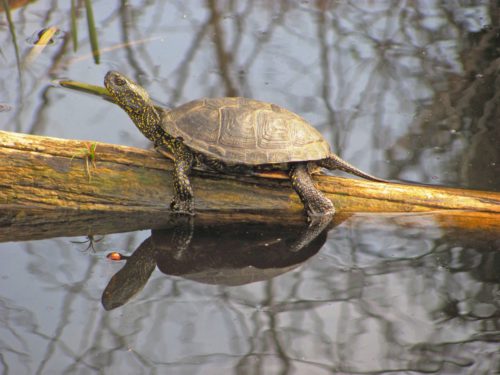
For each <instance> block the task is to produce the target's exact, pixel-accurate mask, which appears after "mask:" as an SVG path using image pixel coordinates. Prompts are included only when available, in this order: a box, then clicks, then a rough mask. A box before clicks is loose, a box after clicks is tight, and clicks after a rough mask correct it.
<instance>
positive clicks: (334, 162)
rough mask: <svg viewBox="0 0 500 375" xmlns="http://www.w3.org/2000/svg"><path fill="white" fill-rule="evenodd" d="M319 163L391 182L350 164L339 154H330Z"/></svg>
mask: <svg viewBox="0 0 500 375" xmlns="http://www.w3.org/2000/svg"><path fill="white" fill-rule="evenodd" d="M318 165H319V166H320V167H323V168H326V169H330V170H335V169H340V170H341V171H344V172H347V173H350V174H353V175H355V176H359V177H362V178H364V179H367V180H370V181H376V182H389V181H388V180H384V179H382V178H378V177H375V176H372V175H370V174H368V173H365V172H363V171H361V170H359V169H358V168H356V167H354V166H353V165H351V164H349V163H348V162H346V161H345V160H343V159H341V158H340V157H339V156H337V155H335V154H330V155H329V156H328V157H327V158H326V159H321V160H318Z"/></svg>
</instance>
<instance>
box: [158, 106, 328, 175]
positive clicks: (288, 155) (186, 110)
mask: <svg viewBox="0 0 500 375" xmlns="http://www.w3.org/2000/svg"><path fill="white" fill-rule="evenodd" d="M161 126H162V128H163V129H164V130H165V131H166V132H167V133H168V134H170V135H172V136H174V137H176V138H180V139H182V140H183V143H184V144H185V145H186V146H188V147H189V148H191V149H192V150H194V151H196V152H199V153H202V154H204V155H207V156H210V157H213V158H216V159H219V160H222V161H224V162H226V163H232V164H246V165H260V164H274V163H288V162H299V161H308V160H320V159H324V158H326V157H328V155H329V154H330V146H329V145H328V143H327V142H326V141H325V139H324V138H323V136H322V135H321V133H319V132H318V131H317V130H316V129H315V128H313V127H312V126H311V125H310V124H309V123H307V122H306V121H305V120H304V119H303V118H302V117H300V116H298V115H296V114H295V113H292V112H290V111H288V110H286V109H284V108H281V107H279V106H277V105H274V104H270V103H265V102H260V101H257V100H252V99H246V98H212V99H209V98H204V99H198V100H195V101H192V102H189V103H186V104H184V105H182V106H180V107H177V108H175V109H173V110H171V111H165V112H164V113H163V118H162V122H161Z"/></svg>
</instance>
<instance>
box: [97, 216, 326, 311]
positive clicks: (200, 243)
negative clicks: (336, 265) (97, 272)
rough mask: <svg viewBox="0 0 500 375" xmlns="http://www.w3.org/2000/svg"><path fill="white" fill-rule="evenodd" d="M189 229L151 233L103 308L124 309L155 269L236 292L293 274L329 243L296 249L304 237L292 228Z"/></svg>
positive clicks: (113, 283)
mask: <svg viewBox="0 0 500 375" xmlns="http://www.w3.org/2000/svg"><path fill="white" fill-rule="evenodd" d="M191 225H192V220H188V223H185V222H184V224H179V225H178V226H177V227H175V228H173V229H172V230H165V229H164V230H153V231H152V234H151V237H149V238H148V239H146V240H145V241H144V242H143V243H142V244H141V245H140V246H139V247H138V248H137V250H136V251H135V252H134V253H133V254H132V255H131V256H130V257H128V258H127V261H126V264H125V265H124V266H123V267H122V269H120V271H118V272H117V273H116V274H115V275H114V276H113V277H112V278H111V280H110V281H109V283H108V285H107V287H106V289H105V290H104V292H103V295H102V305H103V306H104V308H105V309H106V310H112V309H115V308H117V307H120V306H122V305H124V304H125V303H126V302H127V301H128V300H129V299H130V298H132V297H133V296H134V295H136V294H137V293H138V292H139V291H141V290H142V288H144V286H145V285H146V283H147V281H148V279H149V277H150V276H151V273H152V272H153V271H154V269H155V267H156V266H158V268H159V269H160V271H162V272H163V273H165V274H167V275H175V276H182V277H183V278H186V279H190V280H193V281H197V282H201V283H207V284H221V285H229V286H236V285H242V284H247V283H251V282H256V281H262V280H266V279H270V278H272V277H275V276H277V275H280V274H282V273H285V272H287V271H290V270H292V269H294V268H296V267H298V266H299V265H300V264H301V263H303V262H304V261H306V260H307V259H308V258H310V257H311V256H313V255H314V254H316V253H317V252H318V251H319V250H320V248H321V247H322V246H323V244H324V243H325V241H326V231H323V232H322V233H320V234H319V235H317V236H316V237H315V238H314V239H313V240H311V241H310V242H308V243H304V244H303V247H302V248H296V246H297V241H298V242H300V241H301V237H302V234H301V233H300V232H301V231H300V230H297V228H294V227H293V226H292V227H290V226H287V227H285V226H270V225H268V224H266V225H264V224H230V225H222V224H219V225H211V226H196V227H195V228H193V227H192V226H191Z"/></svg>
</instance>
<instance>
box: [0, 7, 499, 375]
mask: <svg viewBox="0 0 500 375" xmlns="http://www.w3.org/2000/svg"><path fill="white" fill-rule="evenodd" d="M10 3H14V2H10ZM13 5H14V4H13ZM93 6H94V9H93V10H94V16H95V23H96V28H97V35H98V42H99V47H100V62H99V64H96V63H95V60H94V58H93V56H92V53H91V47H90V42H89V33H88V30H87V21H86V19H87V18H86V12H85V8H84V7H81V8H79V9H78V14H77V30H78V33H77V40H78V45H77V46H76V48H75V45H74V43H73V39H72V28H71V16H70V14H71V9H70V2H68V1H54V2H50V4H49V3H48V2H43V1H38V2H32V3H29V4H24V5H23V6H20V7H18V8H15V9H12V11H11V12H12V20H13V24H14V27H15V35H16V40H17V53H18V57H19V60H16V48H15V44H14V42H13V38H12V33H11V31H10V30H9V24H8V22H7V17H6V14H5V12H2V13H0V52H1V55H0V60H2V61H3V63H1V64H0V130H7V131H15V132H22V133H31V134H38V135H46V136H56V137H61V138H68V139H69V138H71V139H89V140H98V141H103V142H109V143H117V144H124V145H130V146H136V147H142V148H148V147H151V145H150V144H149V143H148V141H147V140H146V139H145V138H144V137H142V136H141V135H140V134H139V133H138V131H137V130H136V129H135V127H134V126H133V125H132V123H131V122H130V120H129V119H128V118H127V116H126V115H125V113H123V112H122V111H121V110H120V109H119V108H117V107H115V106H113V105H111V104H110V103H107V102H105V101H103V100H100V99H99V98H97V97H94V96H90V95H86V94H82V93H76V92H74V91H70V90H67V89H63V88H60V87H56V86H54V85H53V84H52V82H54V81H55V80H57V79H61V78H70V79H75V80H80V81H84V82H88V83H93V84H98V85H102V80H103V77H104V75H105V73H106V72H107V71H108V70H110V69H114V70H119V71H121V72H124V73H126V74H127V75H129V76H131V77H134V78H135V79H137V80H138V81H139V82H141V84H142V85H144V86H145V87H147V89H148V91H149V92H150V93H151V95H152V96H153V97H154V98H155V99H156V100H158V101H159V102H161V103H163V104H165V105H168V106H176V105H180V104H182V103H184V102H186V101H189V100H191V99H196V98H199V97H203V96H208V97H214V96H234V95H241V96H247V97H252V98H255V99H259V100H264V101H270V102H273V103H276V104H279V105H281V106H283V107H286V108H288V109H290V110H292V111H294V112H296V113H299V114H300V115H302V116H303V117H304V118H306V119H307V120H308V121H310V122H311V123H312V124H314V126H316V127H317V128H318V129H319V130H320V131H321V132H322V133H323V134H324V135H325V137H326V138H327V139H328V141H329V142H330V144H331V145H332V148H333V150H334V151H335V152H336V153H337V154H339V155H340V156H342V157H343V158H345V159H346V160H348V161H349V162H351V163H352V164H354V165H356V166H357V167H359V168H361V169H362V170H364V171H367V172H369V173H371V174H374V175H376V176H380V177H383V178H388V179H394V180H412V181H416V182H419V183H425V184H438V185H447V186H454V187H461V188H473V189H481V190H488V191H499V190H500V169H499V163H500V157H499V156H500V151H499V150H500V148H499V146H498V145H499V144H500V130H499V129H500V127H499V126H498V119H499V118H500V113H499V108H500V106H499V104H500V103H499V102H500V100H499V98H500V96H499V85H498V77H499V76H500V75H499V70H500V67H499V58H500V49H499V46H500V37H499V35H500V25H499V20H500V8H499V7H498V4H496V2H494V1H491V2H487V1H470V2H466V3H455V2H449V3H438V4H435V3H430V2H416V3H412V2H409V3H405V2H388V1H379V2H369V1H367V2H343V1H342V2H328V1H318V2H307V1H304V2H272V3H271V2H267V1H252V2H244V1H241V2H234V3H233V2H229V1H228V2H225V1H220V2H216V1H207V2H194V1H187V2H186V1H177V2H160V1H156V2H155V1H130V2H124V3H123V4H121V5H119V4H114V3H113V4H112V3H111V2H105V1H94V2H93ZM50 26H56V27H58V28H59V32H58V33H56V34H55V35H54V37H53V43H49V44H47V45H46V46H45V48H43V49H41V50H40V51H37V52H36V53H34V52H33V51H34V50H33V42H34V41H36V40H37V38H38V35H39V34H38V33H39V32H40V31H41V30H42V29H44V28H47V27H50ZM17 61H19V62H17ZM0 186H1V182H0ZM465 216H466V215H465ZM0 223H2V221H1V220H0ZM483 224H485V225H484V226H481V227H470V226H467V224H466V222H465V221H464V218H460V217H454V218H451V219H450V218H449V217H444V216H442V215H437V214H431V213H429V214H413V215H410V214H406V215H388V214H385V215H367V214H356V215H353V216H351V217H347V218H343V219H342V220H340V219H338V220H337V221H336V222H335V223H334V225H333V226H332V228H330V231H329V232H328V233H324V234H322V235H321V236H319V237H318V238H317V239H316V240H315V241H314V242H313V243H311V244H309V245H308V246H306V247H304V248H302V249H300V250H299V251H295V252H293V251H290V250H289V249H290V246H289V245H290V243H294V240H296V238H297V236H298V234H299V233H300V231H301V228H297V227H295V226H291V225H282V226H280V227H262V226H259V225H257V224H254V225H242V224H239V223H231V224H223V223H220V224H214V225H213V226H208V227H207V226H203V225H201V224H199V223H198V224H197V223H196V222H195V226H194V229H193V232H192V233H191V234H192V238H191V239H190V240H186V231H184V232H182V231H181V232H179V231H176V230H174V229H170V230H167V231H166V232H154V233H151V231H141V232H135V233H122V234H111V235H106V236H105V237H104V238H102V237H101V236H95V237H94V242H93V243H92V246H89V245H90V243H87V242H84V241H85V240H86V237H85V236H83V235H84V234H83V233H82V237H77V238H74V237H72V238H69V237H67V238H53V239H50V238H48V239H44V240H38V241H25V242H3V243H1V244H0V278H1V280H2V282H1V283H0V368H1V370H2V371H1V372H2V373H5V374H8V373H11V374H33V373H39V374H46V373H72V374H73V373H82V374H86V373H105V374H110V373H123V374H137V373H150V372H153V373H176V374H177V373H179V374H192V373H203V374H211V373H213V374H220V373H237V374H240V373H242V374H303V373H307V374H328V373H368V372H370V373H377V372H389V371H392V372H396V373H403V372H407V373H408V372H411V371H413V373H420V372H426V373H440V374H457V373H460V374H462V373H463V374H494V373H499V372H500V354H499V353H500V352H499V349H498V348H499V342H500V320H499V317H500V251H499V250H500V235H499V229H498V228H499V225H498V223H490V225H486V223H483ZM0 229H2V228H0ZM6 231H8V228H6V229H5V228H4V230H3V231H0V232H1V233H2V234H3V237H2V238H7V240H8V239H9V238H8V236H6V235H5V234H4V233H8V232H6ZM188 232H189V231H188ZM89 234H92V233H89ZM188 237H189V236H188ZM10 238H11V239H16V241H17V240H18V239H19V238H22V234H21V235H20V234H19V233H12V237H10ZM179 238H180V239H181V243H184V244H185V249H184V252H179V247H178V246H172V244H176V243H177V244H178V243H179V242H178V241H179ZM176 241H177V242H176ZM182 241H184V242H182ZM79 242H80V243H79ZM151 244H153V245H154V246H153V245H151ZM112 250H118V251H120V252H122V253H124V254H129V255H130V254H132V253H133V254H134V256H133V257H134V258H133V259H132V258H131V259H129V260H128V261H127V262H125V261H123V262H113V261H110V260H108V259H107V258H106V257H105V255H106V254H107V253H108V252H109V251H112ZM124 264H126V267H127V268H123V269H128V270H130V271H127V272H130V273H129V274H126V276H127V277H125V278H123V279H119V282H118V284H117V285H118V286H120V287H121V288H118V289H117V290H118V291H119V292H116V291H115V290H116V289H115V290H113V293H115V294H112V295H108V296H112V297H113V298H114V299H113V300H112V302H109V300H106V298H107V297H103V292H104V290H105V289H106V287H107V286H108V285H110V280H112V278H113V276H114V275H115V274H117V273H118V272H119V271H120V269H122V267H123V266H124ZM120 272H122V275H123V271H120ZM115 280H116V279H115ZM124 280H127V281H124ZM127 282H128V284H126V283H127ZM127 288H128V289H127ZM108 290H109V289H108ZM127 291H128V293H127ZM116 293H122V295H120V296H118V295H117V294H116ZM105 296H106V294H105ZM118 297H119V298H118ZM117 300H119V302H116V301H117Z"/></svg>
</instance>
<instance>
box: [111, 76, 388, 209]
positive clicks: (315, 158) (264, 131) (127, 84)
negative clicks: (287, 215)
mask: <svg viewBox="0 0 500 375" xmlns="http://www.w3.org/2000/svg"><path fill="white" fill-rule="evenodd" d="M104 85H105V86H106V88H107V89H108V91H109V93H110V94H111V96H112V97H113V99H114V100H115V102H116V103H117V104H118V105H119V106H120V107H121V108H122V109H123V110H125V112H127V114H128V115H129V116H130V118H131V119H132V121H133V122H134V123H135V125H136V126H137V128H138V129H139V130H140V131H141V132H142V133H143V134H144V135H145V136H146V137H147V138H148V139H149V140H151V141H152V142H154V144H155V147H166V148H167V149H168V151H169V152H170V153H171V154H172V155H173V156H174V161H175V169H174V173H175V175H174V189H175V194H174V199H173V200H172V203H171V208H172V209H173V210H174V211H179V212H186V213H192V212H193V191H192V188H191V184H190V182H189V174H190V172H191V168H192V167H193V165H194V164H203V165H204V166H206V167H208V168H211V169H214V170H217V171H221V172H224V171H225V170H230V171H235V170H237V169H238V167H239V166H248V167H249V168H254V169H258V168H261V167H264V168H265V169H267V170H269V169H273V168H276V169H283V168H285V169H287V170H288V171H289V175H290V180H291V182H292V186H293V188H294V190H295V191H296V192H297V194H298V195H299V197H300V199H301V201H302V203H303V204H304V206H305V209H306V212H307V214H308V216H309V217H315V216H323V215H332V214H333V213H334V212H335V209H334V207H333V204H332V202H331V201H330V200H329V199H327V198H326V197H325V196H324V195H323V194H322V193H321V192H320V191H319V190H318V189H317V188H316V187H315V185H314V183H313V181H312V178H311V175H310V171H312V170H314V169H316V168H317V167H323V168H327V169H341V170H343V171H345V172H349V173H352V174H355V175H357V176H360V177H363V178H366V179H369V180H372V181H378V182H387V181H385V180H382V179H379V178H377V177H373V176H371V175H368V174H366V173H364V172H362V171H360V170H359V169H357V168H355V167H353V166H352V165H350V164H349V163H347V162H346V161H344V160H342V159H341V158H339V157H338V156H336V155H335V154H332V153H331V152H330V147H329V145H328V143H327V142H326V141H325V140H324V138H323V137H322V136H321V134H320V133H319V132H318V131H317V130H316V129H314V128H313V127H312V126H311V125H309V124H308V123H307V122H306V121H305V120H304V119H302V118H301V117H299V116H297V115H296V114H294V113H292V112H290V111H288V110H286V109H284V108H281V107H279V106H276V105H274V104H269V103H264V102H259V101H256V100H252V99H246V98H215V99H200V100H195V101H193V102H189V103H187V104H185V105H182V106H180V107H178V108H175V109H173V110H170V111H169V110H166V109H161V108H158V107H156V106H155V105H154V104H153V103H152V101H151V100H150V98H149V95H148V93H147V92H146V91H145V90H144V89H143V88H142V87H140V86H139V85H137V84H136V83H135V82H133V81H132V80H130V79H129V78H127V77H125V76H124V75H122V74H121V73H118V72H114V71H110V72H108V73H107V74H106V77H105V79H104Z"/></svg>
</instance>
